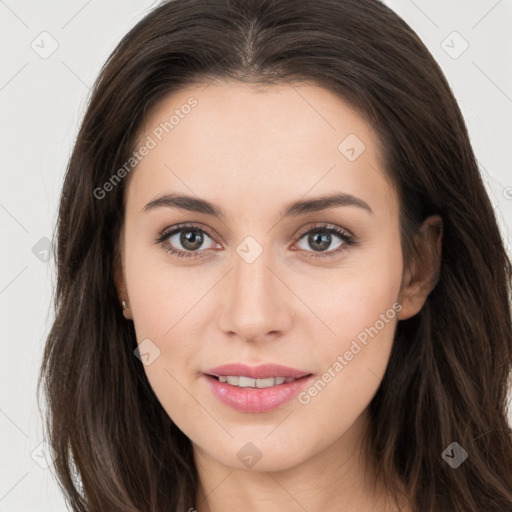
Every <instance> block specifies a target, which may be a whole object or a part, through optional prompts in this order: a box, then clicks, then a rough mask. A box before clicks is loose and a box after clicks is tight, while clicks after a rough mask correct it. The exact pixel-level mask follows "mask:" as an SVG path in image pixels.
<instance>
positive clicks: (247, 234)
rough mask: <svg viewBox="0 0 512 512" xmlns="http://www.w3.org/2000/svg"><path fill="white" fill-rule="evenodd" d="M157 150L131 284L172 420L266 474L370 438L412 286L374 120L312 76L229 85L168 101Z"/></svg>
mask: <svg viewBox="0 0 512 512" xmlns="http://www.w3.org/2000/svg"><path fill="white" fill-rule="evenodd" d="M191 98H193V99H191ZM187 105H188V106H187ZM173 115H174V118H172V116H173ZM166 123H167V124H166ZM142 145H146V148H149V149H148V150H147V151H144V150H142V151H141V152H140V153H141V154H142V153H145V156H143V158H141V161H140V163H138V165H137V166H136V168H135V169H134V170H133V171H131V173H132V174H130V175H129V181H128V184H127V189H126V191H125V192H126V197H125V199H126V212H125V213H126V215H125V221H124V226H123V231H122V235H121V254H122V266H121V267H120V269H119V271H118V274H116V275H118V277H117V278H116V284H117V286H118V289H119V290H120V294H122V296H123V298H125V299H126V300H127V302H128V303H129V305H130V311H131V318H132V319H133V321H134V327H135V332H136V336H137V342H138V343H139V344H140V343H143V345H141V353H143V354H145V355H144V356H143V359H144V370H145V372H146V375H147V378H148V380H149V382H150V384H151V386H152V389H153V390H154V392H155V394H156V396H157V397H158V399H159V401H160V402H161V404H162V406H163V408H164V409H165V411H166V412H167V413H168V415H169V416H170V418H172V420H173V421H174V422H175V423H176V424H177V426H178V427H179V428H180V429H181V430H182V431H183V432H184V433H185V434H186V435H187V436H188V437H189V438H190V439H191V440H192V442H193V444H194V448H195V450H196V451H197V452H200V453H202V454H203V455H204V456H205V457H209V458H211V459H212V460H216V461H217V462H218V463H220V464H223V465H226V466H230V467H233V468H243V469H247V468H250V469H252V470H254V471H274V470H280V469H286V468H289V467H292V466H296V465H298V464H300V463H301V462H303V461H305V460H307V459H310V458H312V457H314V456H315V455H317V454H319V453H321V452H325V451H326V450H330V449H331V448H332V446H333V445H335V444H336V443H339V442H340V440H343V439H345V440H347V439H348V438H349V436H353V435H355V434H354V432H357V431H358V428H357V426H360V425H362V418H364V417H365V414H366V409H367V407H368V404H369V403H370V401H371V399H372V397H373V396H374V394H375V393H376V391H377V389H378V387H379V385H380V382H381V379H382V377H383V375H384V372H385V369H386V366H387V363H388V359H389V355H390V351H391V347H392V342H393V335H394V331H395V328H396V324H397V321H398V311H399V310H400V305H399V302H400V300H401V292H402V290H401V282H402V272H403V262H402V252H401V244H400V231H399V204H398V198H397V195H396V193H395V190H394V189H393V187H392V186H391V184H390V183H389V182H388V181H387V180H386V178H385V176H384V172H383V169H382V167H381V164H380V161H379V159H380V149H379V145H378V140H377V137H376V135H375V134H374V133H373V132H372V130H371V127H370V126H369V125H368V124H366V122H365V121H364V120H363V119H362V118H361V117H360V116H359V115H358V114H357V113H356V112H355V111H354V110H352V109H351V107H350V106H349V105H348V104H347V103H345V102H344V101H342V100H341V99H340V98H338V97H337V96H335V95H333V94H332V93H331V92H328V91H327V90H325V89H323V88H320V87H317V86H314V85H310V84H301V85H294V86H293V87H292V86H290V85H280V86H272V87H269V88H266V89H255V88H251V87H249V86H247V85H242V84H238V83H237V84H235V83H231V82H216V83H212V84H211V85H209V86H208V87H206V85H205V84H202V85H194V86H189V87H188V88H187V89H183V90H182V91H180V92H179V93H174V94H172V95H170V96H168V97H167V98H165V99H164V100H163V101H161V102H160V103H159V104H158V105H157V106H156V107H154V108H153V110H151V111H150V112H149V113H148V116H147V118H146V120H145V123H144V125H143V127H142V128H141V131H140V134H139V140H138V143H137V148H140V147H141V146H142ZM166 195H167V197H166V198H165V196H166ZM171 195H172V197H174V199H172V197H171ZM178 196H188V197H189V198H190V199H188V200H187V199H176V198H177V197H178ZM325 197H330V198H335V199H334V200H332V201H330V202H329V201H324V202H322V201H317V200H318V199H319V198H325ZM204 202H208V203H209V205H205V203H204ZM295 203H297V204H295ZM294 204H295V206H293V205H294ZM217 210H218V212H217ZM404 314H405V310H404V311H402V313H401V314H400V318H403V317H404ZM222 365H240V366H233V367H231V368H218V367H220V366H222ZM243 365H245V366H243ZM269 365H281V366H284V367H286V368H276V367H272V366H269ZM228 376H229V377H230V378H229V381H228V382H222V381H226V380H228V379H227V378H228ZM231 377H232V378H231ZM237 377H243V378H238V379H237ZM283 377H284V378H285V379H286V380H285V382H282V380H283V379H282V378H283ZM272 378H274V380H272ZM290 379H291V380H290ZM237 382H238V386H237V385H236V384H237ZM281 382H282V383H281ZM255 460H256V462H254V461H255Z"/></svg>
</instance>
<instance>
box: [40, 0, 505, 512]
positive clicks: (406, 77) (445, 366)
mask: <svg viewBox="0 0 512 512" xmlns="http://www.w3.org/2000/svg"><path fill="white" fill-rule="evenodd" d="M57 243H58V253H57V261H58V282H57V294H56V319H55V323H54V325H53V327H52V330H51V332H50V334H49V336H48V339H47V345H46V351H45V355H44V361H43V366H42V369H41V383H44V388H45V392H46V397H47V400H48V418H47V421H48V423H47V430H48V436H49V440H50V442H51V444H52V447H53V449H54V450H55V451H56V453H57V454H58V458H57V459H56V461H55V467H56V471H57V476H58V478H59V480H60V482H61V484H62V488H63V491H64V493H65V496H66V498H67V500H68V501H69V503H70V505H71V507H72V509H73V510H76V511H85V510H87V511H100V510H101V511H104V510H109V511H110V510H123V511H142V510H144V511H146V510H147V511H154V512H161V511H164V510H168V511H187V510H188V511H192V510H197V511H199V512H207V511H213V510H239V509H241V508H243V509H245V510H253V511H259V510H265V511H270V510H279V511H282V510H287V511H288V510H290V511H291V510H333V511H334V510H336V511H338V510H343V511H350V512H352V511H358V512H361V511H370V510H379V511H397V510H403V511H421V512H424V511H425V512H426V511H432V512H433V511H440V510H447V511H448V510H449V511H474V512H476V511H481V510H486V511H500V512H502V511H505V510H511V509H512V436H511V430H510V427H509V425H508V424H507V420H506V409H505V405H506V398H507V390H508V385H509V376H510V371H511V368H512V325H511V314H510V306H511V305H510V281H511V276H512V269H511V263H510V261H509V259H508V257H507V254H506V252H505V249H504V245H503V242H502V239H501V237H500V233H499V229H498V227H497V222H496V218H495V214H494V212H493V209H492V206H491V203H490V201H489V198H488V196H487V194H486V192H485V188H484V186H483V183H482V180H481V177H480V175H479V171H478V166H477V163H476V159H475V156H474V153H473V150H472V147H471V145H470V141H469V137H468V133H467V130H466V126H465V124H464V120H463V117H462V115H461V112H460V110H459V108H458V106H457V103H456V101H455V99H454V97H453V95H452V93H451V91H450V88H449V86H448V84H447V82H446V80H445V78H444V75H443V73H442V72H441V70H440V68H439V66H438V65H437V64H436V62H435V61H434V59H433V58H432V56H431V55H430V53H429V52H428V51H427V49H426V48H425V46H424V45H423V43H422V42H421V41H420V40H419V38H418V37H417V35H416V34H415V33H414V32H413V31H412V30H411V29H410V27H408V26H407V25H406V24H405V23H404V22H403V20H401V19H400V18H399V17H398V16H397V15H396V14H395V13H394V12H393V11H391V10H390V9H389V8H387V7H386V6H384V5H383V4H382V3H380V2H379V1H377V0H364V1H361V0H343V1H339V0H338V1H335V0H321V1H319V0H315V1H312V0H301V1H300V2H299V1H290V0H288V1H285V0H278V1H270V0H264V1H252V0H174V1H172V2H169V3H165V4H164V5H161V6H160V7H159V8H157V9H156V10H155V11H153V12H152V13H150V14H149V15H148V16H147V17H146V18H145V19H143V20H142V21H141V22H140V23H138V24H137V25H136V26H135V27H134V28H133V29H132V30H131V31H130V32H129V33H128V34H127V35H126V36H125V38H124V39H123V40H122V41H121V43H120V44H119V45H118V47H117V48H116V50H115V51H114V52H113V54H112V55H111V56H110V58H109V60H108V62H107V63H106V65H105V67H104V68H103V70H102V72H101V75H100V77H99V79H98V81H97V83H96V86H95V88H94V93H93V95H92V98H91V101H90V104H89V107H88V110H87V112H86V115H85V118H84V120H83V124H82V127H81V130H80V133H79V136H78V138H77V141H76V144H75V148H74V151H73V154H72V157H71V159H70V162H69V166H68V169H67V173H66V178H65V182H64V186H63V191H62V198H61V204H60V211H59V223H58V240H57ZM75 472H76V475H75Z"/></svg>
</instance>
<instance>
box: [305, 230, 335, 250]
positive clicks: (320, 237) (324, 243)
mask: <svg viewBox="0 0 512 512" xmlns="http://www.w3.org/2000/svg"><path fill="white" fill-rule="evenodd" d="M308 242H309V243H310V244H311V247H312V248H313V249H314V250H315V251H323V250H325V249H328V248H329V246H330V245H331V235H330V234H321V233H312V234H310V235H309V237H308ZM317 244H318V245H317Z"/></svg>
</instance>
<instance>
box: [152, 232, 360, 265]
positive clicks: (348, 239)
mask: <svg viewBox="0 0 512 512" xmlns="http://www.w3.org/2000/svg"><path fill="white" fill-rule="evenodd" d="M187 229H188V230H190V231H198V232H200V233H205V234H206V235H208V236H209V237H210V238H211V239H212V240H214V237H213V235H212V234H211V233H210V232H209V231H207V230H205V229H203V228H200V227H199V226H197V225H194V224H179V225H177V226H175V227H174V228H172V229H171V230H169V228H166V229H164V230H163V231H162V232H161V233H160V236H159V237H158V238H157V239H156V240H155V243H158V244H160V245H162V246H163V248H164V249H165V251H166V252H167V253H169V254H172V255H174V256H177V257H178V258H201V257H202V256H201V255H200V252H201V251H182V250H178V249H173V248H172V247H169V246H166V245H165V241H166V240H167V239H168V238H170V237H171V236H172V235H175V234H176V233H180V232H181V231H185V230H187ZM310 233H329V234H335V235H337V236H339V237H340V238H341V240H342V241H343V244H342V245H341V246H340V248H338V249H336V250H333V251H329V252H324V253H317V254H314V251H306V252H313V254H311V255H310V256H306V257H307V258H327V257H333V256H336V255H338V254H340V253H342V252H344V251H345V250H347V247H350V246H356V245H357V244H358V243H359V242H358V240H357V239H356V237H354V236H353V235H349V234H348V233H347V232H346V231H345V230H343V229H341V228H338V227H336V226H333V225H331V224H316V225H314V226H312V227H310V228H309V229H307V230H305V231H303V232H301V233H300V234H299V235H298V237H297V241H300V240H301V239H302V238H303V237H304V235H308V234H310ZM299 250H300V249H299Z"/></svg>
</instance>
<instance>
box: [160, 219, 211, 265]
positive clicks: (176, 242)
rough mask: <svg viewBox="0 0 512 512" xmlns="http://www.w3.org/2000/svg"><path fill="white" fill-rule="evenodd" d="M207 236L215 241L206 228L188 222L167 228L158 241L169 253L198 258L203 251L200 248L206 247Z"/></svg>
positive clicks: (180, 256)
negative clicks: (204, 245)
mask: <svg viewBox="0 0 512 512" xmlns="http://www.w3.org/2000/svg"><path fill="white" fill-rule="evenodd" d="M205 238H206V239H210V240H211V241H212V242H214V240H213V239H212V238H211V237H210V236H209V235H208V233H207V232H206V231H205V230H204V229H201V228H199V227H197V226H194V225H190V224H186V225H179V226H175V227H174V228H172V229H165V230H164V231H163V232H162V233H161V234H160V237H159V238H158V239H157V240H156V242H157V243H160V244H162V245H163V247H164V249H165V250H166V251H167V252H168V253H170V254H174V255H175V256H178V257H179V258H198V257H201V256H202V254H201V252H203V251H202V250H200V249H201V248H202V249H204V247H202V246H203V244H204V243H205ZM214 243H215V242H214ZM215 244H216V243H215ZM216 245H217V244H216ZM176 247H177V248H176ZM196 253H197V254H196Z"/></svg>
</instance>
